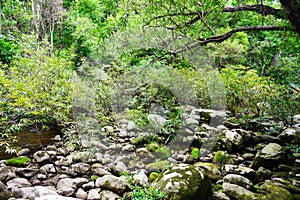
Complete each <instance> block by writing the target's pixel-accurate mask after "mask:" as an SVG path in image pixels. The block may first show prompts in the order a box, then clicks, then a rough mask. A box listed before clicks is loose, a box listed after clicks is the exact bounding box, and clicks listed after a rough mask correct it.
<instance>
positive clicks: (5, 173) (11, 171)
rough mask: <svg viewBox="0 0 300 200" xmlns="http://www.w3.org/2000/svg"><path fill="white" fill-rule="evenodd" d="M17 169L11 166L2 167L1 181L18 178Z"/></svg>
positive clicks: (0, 170)
mask: <svg viewBox="0 0 300 200" xmlns="http://www.w3.org/2000/svg"><path fill="white" fill-rule="evenodd" d="M16 177H17V175H16V168H15V167H10V166H4V167H0V181H8V180H10V179H13V178H16Z"/></svg>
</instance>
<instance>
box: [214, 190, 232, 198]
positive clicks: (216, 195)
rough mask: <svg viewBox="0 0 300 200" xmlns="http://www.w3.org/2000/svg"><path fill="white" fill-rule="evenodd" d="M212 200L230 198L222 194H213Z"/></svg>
mask: <svg viewBox="0 0 300 200" xmlns="http://www.w3.org/2000/svg"><path fill="white" fill-rule="evenodd" d="M212 200H230V198H229V197H228V196H227V195H226V194H224V193H223V192H213V195H212Z"/></svg>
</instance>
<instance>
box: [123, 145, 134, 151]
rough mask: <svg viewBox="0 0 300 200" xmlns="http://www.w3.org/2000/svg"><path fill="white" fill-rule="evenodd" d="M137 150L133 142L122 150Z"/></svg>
mask: <svg viewBox="0 0 300 200" xmlns="http://www.w3.org/2000/svg"><path fill="white" fill-rule="evenodd" d="M134 150H135V147H134V145H132V144H126V145H125V146H124V147H123V148H122V151H128V152H133V151H134Z"/></svg>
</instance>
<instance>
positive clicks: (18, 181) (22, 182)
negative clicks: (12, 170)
mask: <svg viewBox="0 0 300 200" xmlns="http://www.w3.org/2000/svg"><path fill="white" fill-rule="evenodd" d="M6 185H7V188H8V189H10V188H13V187H18V188H22V187H30V186H31V183H29V182H28V180H27V179H25V178H14V179H12V180H10V181H8V182H7V183H6Z"/></svg>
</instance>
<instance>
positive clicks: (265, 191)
mask: <svg viewBox="0 0 300 200" xmlns="http://www.w3.org/2000/svg"><path fill="white" fill-rule="evenodd" d="M257 191H258V192H259V193H260V194H257V196H258V199H261V200H269V199H272V200H283V199H284V200H293V199H294V198H293V196H292V194H291V193H290V192H289V191H288V190H287V189H285V188H282V187H280V186H278V185H275V184H274V183H272V182H271V181H268V180H267V181H265V182H264V184H262V185H261V186H260V187H259V188H258V190H257Z"/></svg>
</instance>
